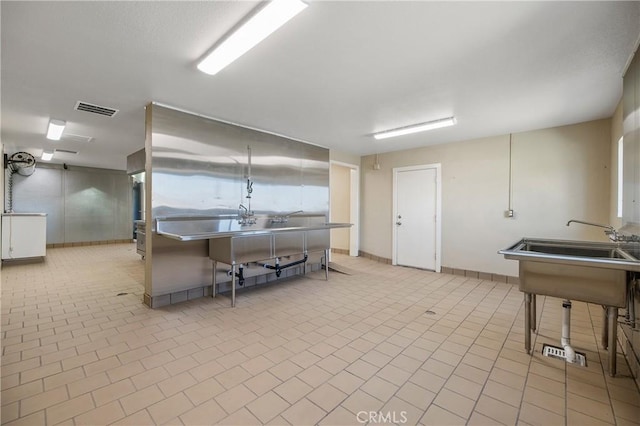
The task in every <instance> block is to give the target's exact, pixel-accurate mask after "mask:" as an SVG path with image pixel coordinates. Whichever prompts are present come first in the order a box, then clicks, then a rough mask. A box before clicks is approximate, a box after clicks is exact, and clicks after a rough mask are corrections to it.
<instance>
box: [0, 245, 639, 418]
mask: <svg viewBox="0 0 640 426" xmlns="http://www.w3.org/2000/svg"><path fill="white" fill-rule="evenodd" d="M334 261H337V262H338V263H339V264H341V265H343V266H345V267H347V268H348V269H350V270H351V271H352V274H351V275H345V274H339V273H332V274H331V276H330V280H329V281H328V282H326V281H325V280H324V273H323V272H318V273H310V274H307V275H306V276H304V277H299V278H293V279H289V280H286V281H284V282H279V283H277V284H274V285H269V286H264V287H261V288H258V289H252V290H248V291H242V292H239V297H238V299H237V307H236V308H235V309H232V308H230V307H229V299H228V298H227V297H224V296H222V297H217V298H216V299H211V298H201V299H198V300H193V301H189V302H184V303H181V304H177V305H173V306H169V307H165V308H161V309H155V310H151V309H148V308H147V307H146V306H144V305H143V304H142V303H141V299H142V294H143V286H142V282H143V262H142V261H141V260H140V257H139V256H137V255H136V253H135V246H134V245H132V244H119V245H106V246H105V245H103V246H88V247H70V248H56V249H49V250H48V252H47V258H46V262H44V263H36V264H15V265H7V266H5V267H3V268H2V424H6V425H18V424H22V425H41V424H48V425H55V424H62V425H97V424H118V425H145V424H171V425H181V424H184V425H207V424H228V425H232V424H252V425H253V424H281V425H286V424H292V425H304V424H320V425H358V424H361V423H364V422H371V423H372V424H376V423H397V424H411V425H413V424H423V425H444V424H470V425H475V424H491V425H493V424H505V425H514V424H518V425H527V424H530V425H556V424H558V425H563V424H572V425H586V424H593V425H596V424H619V425H633V424H640V393H639V392H638V389H637V387H636V385H635V382H634V381H633V380H632V379H631V378H630V376H629V369H628V367H627V365H626V363H625V360H624V358H623V357H622V356H620V357H619V359H618V370H619V375H618V376H617V377H615V378H610V377H609V376H608V374H607V372H606V369H607V367H606V365H607V361H606V352H604V351H602V350H601V349H599V348H598V345H597V342H598V341H599V330H600V321H601V308H600V307H599V306H594V305H587V304H584V303H574V305H573V315H572V327H573V329H572V342H573V343H574V344H575V346H576V348H577V349H578V350H580V351H582V352H585V353H586V354H587V359H588V366H587V367H586V368H582V367H577V366H574V365H566V364H565V363H564V362H563V361H561V360H556V359H550V358H546V357H542V356H541V354H540V349H541V346H542V343H545V342H548V343H551V344H558V341H559V335H560V316H561V306H560V305H561V303H560V301H559V300H557V299H552V298H544V297H539V299H538V310H539V312H538V318H539V334H538V335H537V336H536V335H534V338H535V348H536V351H535V354H534V355H533V356H528V355H526V354H525V353H524V349H523V338H524V335H523V315H522V313H523V303H522V300H523V297H522V294H521V293H520V292H519V291H518V289H517V287H516V286H512V285H509V284H504V283H497V282H491V281H482V280H478V279H470V278H464V277H460V276H453V275H447V274H435V273H432V272H427V271H420V270H415V269H410V268H403V267H393V266H389V265H383V264H379V263H375V262H372V261H370V260H366V259H361V258H349V257H346V256H340V255H334ZM120 293H125V294H123V295H119V294H120Z"/></svg>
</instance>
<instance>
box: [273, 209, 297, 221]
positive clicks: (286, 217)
mask: <svg viewBox="0 0 640 426" xmlns="http://www.w3.org/2000/svg"><path fill="white" fill-rule="evenodd" d="M302 212H303V211H302V210H296V211H295V212H291V213H285V214H281V215H277V216H274V217H273V218H272V219H271V223H287V222H288V221H289V216H292V215H294V214H297V213H302Z"/></svg>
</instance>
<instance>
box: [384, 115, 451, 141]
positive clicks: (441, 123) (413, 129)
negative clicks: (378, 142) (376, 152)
mask: <svg viewBox="0 0 640 426" xmlns="http://www.w3.org/2000/svg"><path fill="white" fill-rule="evenodd" d="M454 124H456V119H455V117H448V118H442V119H440V120H433V121H427V122H426V123H419V124H412V125H411V126H405V127H398V128H397V129H391V130H385V131H383V132H378V133H374V135H373V137H374V138H376V139H386V138H392V137H395V136H402V135H409V134H411V133H418V132H425V131H427V130H433V129H439V128H441V127H448V126H453V125H454Z"/></svg>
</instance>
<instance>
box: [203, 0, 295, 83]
mask: <svg viewBox="0 0 640 426" xmlns="http://www.w3.org/2000/svg"><path fill="white" fill-rule="evenodd" d="M306 7H307V4H306V3H304V2H302V1H300V0H273V1H270V2H269V3H267V4H266V6H264V7H263V8H262V9H260V11H259V12H258V13H256V14H255V15H253V16H251V18H250V19H248V20H247V21H246V22H245V23H244V24H243V25H242V26H241V27H240V28H238V29H237V30H236V31H235V32H233V33H232V34H230V35H229V36H228V37H227V38H226V39H224V41H222V43H220V44H219V45H218V46H216V47H215V48H214V49H213V50H212V51H211V53H209V54H208V55H207V56H206V57H205V58H204V59H203V60H202V61H201V62H200V63H199V64H198V69H199V70H200V71H202V72H205V73H207V74H211V75H214V74H216V73H217V72H218V71H220V70H221V69H223V68H224V67H226V66H227V65H229V64H230V63H231V62H233V61H235V60H236V59H238V58H239V57H240V56H242V55H243V54H244V53H246V52H247V51H248V50H249V49H251V48H252V47H253V46H255V45H256V44H258V43H260V42H261V41H262V40H264V39H265V38H267V37H268V36H269V35H270V34H271V33H273V32H274V31H276V30H277V29H278V28H280V27H281V26H282V25H284V24H285V23H286V22H287V21H288V20H289V19H291V18H293V17H294V16H296V15H297V14H298V13H300V12H301V11H302V10H303V9H304V8H306Z"/></svg>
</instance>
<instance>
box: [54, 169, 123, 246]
mask: <svg viewBox="0 0 640 426" xmlns="http://www.w3.org/2000/svg"><path fill="white" fill-rule="evenodd" d="M65 176H66V178H65V207H64V208H65V241H66V242H82V241H108V240H116V239H125V238H131V234H132V229H133V217H132V213H131V207H130V206H131V201H130V200H131V194H130V192H131V188H130V185H129V179H128V177H127V175H126V173H125V172H121V173H111V172H104V173H100V172H92V173H86V172H85V171H83V170H78V171H76V170H67V171H66V173H65Z"/></svg>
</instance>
